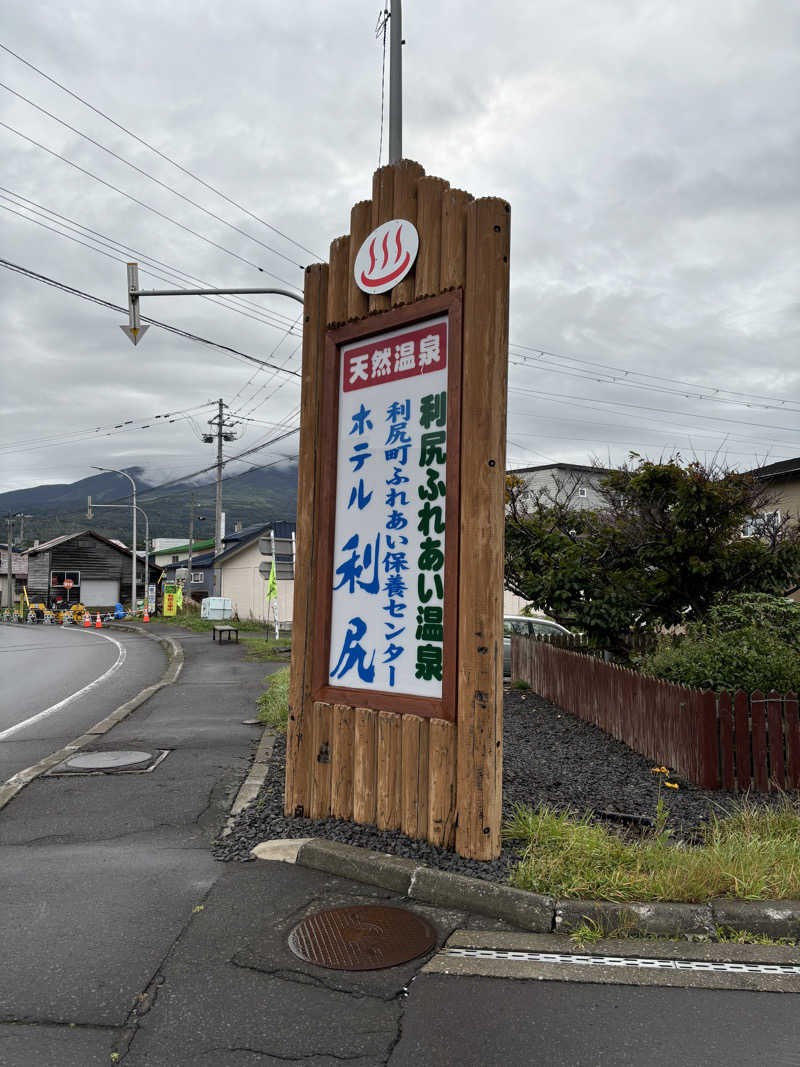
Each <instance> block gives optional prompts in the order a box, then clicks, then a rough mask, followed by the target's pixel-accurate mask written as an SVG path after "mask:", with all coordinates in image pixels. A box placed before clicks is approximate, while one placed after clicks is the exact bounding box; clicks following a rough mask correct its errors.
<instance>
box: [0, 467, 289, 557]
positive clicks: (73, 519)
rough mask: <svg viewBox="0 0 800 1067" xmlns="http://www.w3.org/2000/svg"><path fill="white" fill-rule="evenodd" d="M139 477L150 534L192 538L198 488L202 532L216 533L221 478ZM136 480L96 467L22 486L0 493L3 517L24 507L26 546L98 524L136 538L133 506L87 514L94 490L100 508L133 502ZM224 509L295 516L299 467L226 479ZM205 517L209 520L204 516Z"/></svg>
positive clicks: (256, 517)
mask: <svg viewBox="0 0 800 1067" xmlns="http://www.w3.org/2000/svg"><path fill="white" fill-rule="evenodd" d="M127 473H129V474H130V475H131V476H132V477H133V478H135V480H136V488H137V492H136V503H137V504H138V505H139V506H140V507H141V508H142V509H143V510H144V511H145V512H146V513H147V517H148V519H149V521H150V537H151V538H153V537H188V533H189V512H190V510H191V494H192V493H194V496H195V536H196V537H208V536H212V537H213V535H214V509H215V506H216V505H215V501H216V482H215V481H211V482H206V483H205V484H202V485H197V484H194V483H190V482H178V483H176V484H175V485H169V486H165V487H164V488H158V486H153V485H151V484H149V483H148V482H147V481H146V479H144V478H143V476H142V471H141V469H140V468H137V467H130V468H128V470H127ZM128 489H129V486H128V483H127V482H125V481H124V479H122V478H120V476H119V475H118V474H116V475H115V474H105V473H103V474H96V475H94V476H93V477H91V478H81V479H80V480H79V481H77V482H71V483H68V484H61V485H37V486H34V487H33V488H31V489H17V490H14V491H13V492H10V493H0V519H2V518H3V517H4V516H5V515H8V514H9V512H10V513H12V514H15V515H16V514H19V513H22V514H24V515H25V516H26V518H25V522H24V542H23V545H24V547H26V548H28V547H30V546H31V545H32V544H33V542H34V540H38V541H47V540H49V539H50V538H51V537H58V536H59V535H61V534H66V533H75V532H76V531H78V530H85V529H87V528H90V529H92V530H96V531H97V533H100V534H103V535H104V536H105V537H112V538H116V539H118V540H120V541H124V542H125V543H126V544H129V543H130V536H131V513H130V508H125V507H120V508H116V507H115V508H101V507H97V508H96V510H94V515H93V518H92V519H89V518H87V498H88V497H89V496H91V498H92V507H93V509H94V508H95V505H99V504H110V503H112V502H119V503H129V502H130V493H129V492H128V491H127V490H128ZM222 509H223V511H224V512H225V516H226V524H227V529H228V530H232V529H233V526H234V523H236V522H241V523H242V524H243V525H244V526H249V525H250V524H252V523H259V522H268V521H269V520H270V519H272V520H275V521H276V522H277V521H279V520H281V519H286V520H290V521H291V520H294V518H295V513H296V511H297V467H296V465H292V466H289V467H286V468H283V469H280V468H278V467H270V468H269V469H266V470H265V469H263V468H256V467H253V468H251V469H250V470H248V471H245V472H244V474H239V475H233V476H229V477H225V478H223V481H222ZM201 516H204V517H205V521H203V518H201ZM137 527H138V539H139V543H140V547H141V545H142V544H143V540H144V529H143V527H144V522H143V521H142V516H141V513H139V514H138V518H137ZM15 530H16V537H17V538H19V531H20V523H19V520H17V523H16V526H15ZM0 538H2V539H4V538H5V523H1V524H0Z"/></svg>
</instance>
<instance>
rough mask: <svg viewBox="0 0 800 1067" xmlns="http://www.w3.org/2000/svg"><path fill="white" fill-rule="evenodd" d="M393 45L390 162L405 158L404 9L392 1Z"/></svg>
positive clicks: (391, 49) (390, 96) (391, 53)
mask: <svg viewBox="0 0 800 1067" xmlns="http://www.w3.org/2000/svg"><path fill="white" fill-rule="evenodd" d="M389 26H390V27H391V45H390V49H389V56H390V59H391V65H390V70H389V162H390V163H399V162H400V160H401V159H402V158H403V7H402V4H401V3H400V0H392V17H391V21H390V23H389Z"/></svg>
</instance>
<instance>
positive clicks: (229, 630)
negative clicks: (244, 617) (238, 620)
mask: <svg viewBox="0 0 800 1067" xmlns="http://www.w3.org/2000/svg"><path fill="white" fill-rule="evenodd" d="M217 634H219V640H220V644H222V635H223V634H227V635H228V642H229V643H230V639H231V637H232V636H233V635H234V634H236V644H237V645H238V644H239V631H238V630H237V629H236V627H235V626H214V627H212V629H211V640H212V641H216V639H217Z"/></svg>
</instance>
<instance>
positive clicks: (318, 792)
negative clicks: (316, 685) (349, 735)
mask: <svg viewBox="0 0 800 1067" xmlns="http://www.w3.org/2000/svg"><path fill="white" fill-rule="evenodd" d="M313 716H314V723H313V729H312V736H313V738H314V742H313V752H312V762H311V818H312V819H327V818H328V816H329V815H330V813H331V741H332V736H333V734H332V727H333V708H332V707H331V705H330V704H324V703H322V702H315V703H314V708H313Z"/></svg>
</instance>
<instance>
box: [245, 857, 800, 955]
mask: <svg viewBox="0 0 800 1067" xmlns="http://www.w3.org/2000/svg"><path fill="white" fill-rule="evenodd" d="M279 843H281V842H280V841H278V842H262V843H261V844H260V845H257V846H256V848H255V849H253V850H252V853H251V854H252V855H253V856H254V857H255V858H256V859H262V858H263V859H272V858H279V859H285V860H286V861H288V862H295V863H297V864H299V865H300V866H301V867H310V868H312V869H314V870H318V871H324V872H325V873H326V874H335V875H338V876H340V877H342V878H349V879H350V880H352V881H355V882H362V883H365V884H367V885H374V886H378V887H380V888H382V889H389V890H391V891H392V892H394V893H398V894H399V895H400V896H405V897H407V898H408V899H409V900H415V901H418V902H419V903H424V904H432V905H434V906H435V907H440V908H449V909H454V910H456V911H466V912H470V913H472V914H475V915H485V916H487V917H489V918H492V919H503V920H504V921H505V922H508V923H510V924H511V925H513V926H516V927H518V928H520V929H522V930H530V931H531V932H532V933H554V934H569V933H572V932H574V931H575V930H577V929H578V928H580V927H581V926H589V927H591V928H593V929H595V930H597V931H598V932H599V933H602V934H603V935H604V936H605V937H613V936H618V937H619V936H622V937H680V938H686V939H687V940H690V941H691V940H704V941H716V940H718V932H717V930H718V927H721V928H724V929H726V930H747V931H749V932H752V933H757V934H763V935H765V936H767V937H771V938H776V939H777V938H789V939H792V940H800V901H799V900H763V901H739V900H712V901H709V902H707V903H705V904H678V903H669V902H664V903H660V902H647V903H628V904H616V903H611V902H609V901H602V900H557V899H554V898H552V897H546V896H541V895H540V894H538V893H529V892H528V891H527V890H524V889H515V888H513V887H512V886H505V885H497V884H496V883H495V882H487V881H484V880H483V879H480V878H468V877H466V876H465V875H461V874H453V873H451V872H449V871H442V870H438V869H437V868H432V867H426V866H424V865H421V864H418V863H416V862H415V861H414V860H409V859H405V858H403V857H401V856H393V855H391V854H390V853H384V852H374V851H371V850H370V849H365V848H360V847H358V846H357V845H345V844H343V843H341V842H339V841H327V840H325V839H323V838H311V839H310V840H302V841H299V842H296V843H295V845H294V847H293V848H290V849H287V850H285V851H286V855H285V856H284V855H281V854H280V849H276V848H274V847H272V846H274V845H277V844H279ZM283 844H291V843H287V842H283Z"/></svg>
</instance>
